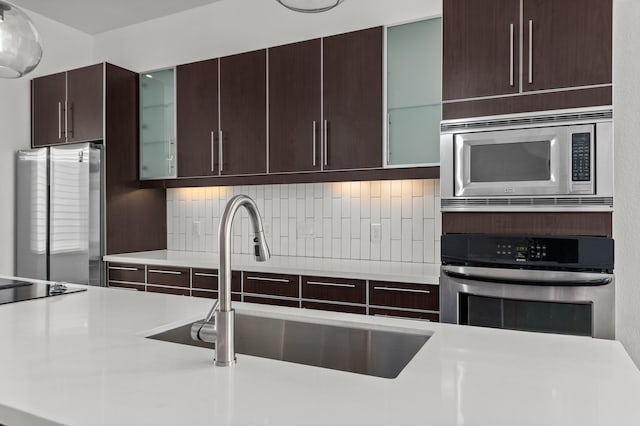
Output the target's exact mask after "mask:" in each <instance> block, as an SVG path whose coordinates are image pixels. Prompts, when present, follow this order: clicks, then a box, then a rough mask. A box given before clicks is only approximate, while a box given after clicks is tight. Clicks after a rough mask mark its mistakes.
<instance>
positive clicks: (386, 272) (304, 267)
mask: <svg viewBox="0 0 640 426" xmlns="http://www.w3.org/2000/svg"><path fill="white" fill-rule="evenodd" d="M104 260H105V261H107V262H122V263H137V264H147V265H156V266H182V267H193V268H212V269H215V268H218V254H217V253H202V252H185V251H173V250H155V251H143V252H135V253H125V254H114V255H108V256H104ZM231 266H232V268H233V269H235V270H241V271H248V272H271V273H289V274H296V275H315V276H324V277H339V278H353V279H363V280H379V281H399V282H407V283H417V284H434V285H437V284H438V282H439V276H440V264H432V263H409V262H379V261H370V260H343V259H321V258H313V257H289V256H272V257H271V259H269V260H268V261H267V262H256V260H255V259H254V257H253V256H251V255H233V256H232V258H231Z"/></svg>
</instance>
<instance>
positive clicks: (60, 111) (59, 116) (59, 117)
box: [58, 102, 62, 139]
mask: <svg viewBox="0 0 640 426" xmlns="http://www.w3.org/2000/svg"><path fill="white" fill-rule="evenodd" d="M58 139H62V102H58Z"/></svg>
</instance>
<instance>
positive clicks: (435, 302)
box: [369, 281, 440, 311]
mask: <svg viewBox="0 0 640 426" xmlns="http://www.w3.org/2000/svg"><path fill="white" fill-rule="evenodd" d="M369 304H370V305H376V306H389V307H396V308H410V309H423V310H427V311H439V310H440V288H439V287H438V286H435V285H426V284H409V283H397V282H386V281H370V282H369Z"/></svg>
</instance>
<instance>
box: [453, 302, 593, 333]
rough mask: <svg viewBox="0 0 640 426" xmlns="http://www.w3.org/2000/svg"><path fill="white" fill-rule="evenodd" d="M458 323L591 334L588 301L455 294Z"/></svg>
mask: <svg viewBox="0 0 640 426" xmlns="http://www.w3.org/2000/svg"><path fill="white" fill-rule="evenodd" d="M459 297H460V299H459V311H458V312H459V318H458V322H459V323H460V324H466V325H474V326H481V327H493V328H503V329H509V330H520V331H536V332H542V333H559V334H571V335H576V336H592V335H593V326H592V324H593V309H592V305H591V304H590V303H584V304H582V303H558V302H541V301H530V300H516V299H503V298H496V297H485V296H476V295H472V294H466V293H460V294H459Z"/></svg>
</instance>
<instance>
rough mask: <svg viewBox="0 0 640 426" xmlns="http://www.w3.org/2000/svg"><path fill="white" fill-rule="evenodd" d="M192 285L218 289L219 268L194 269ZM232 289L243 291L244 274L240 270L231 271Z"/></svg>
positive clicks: (233, 290) (206, 288)
mask: <svg viewBox="0 0 640 426" xmlns="http://www.w3.org/2000/svg"><path fill="white" fill-rule="evenodd" d="M191 287H193V288H201V289H205V290H217V289H218V270H217V269H195V268H194V269H192V271H191ZM231 291H232V292H236V293H240V292H241V291H242V274H241V273H240V271H232V272H231Z"/></svg>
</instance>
